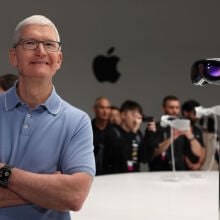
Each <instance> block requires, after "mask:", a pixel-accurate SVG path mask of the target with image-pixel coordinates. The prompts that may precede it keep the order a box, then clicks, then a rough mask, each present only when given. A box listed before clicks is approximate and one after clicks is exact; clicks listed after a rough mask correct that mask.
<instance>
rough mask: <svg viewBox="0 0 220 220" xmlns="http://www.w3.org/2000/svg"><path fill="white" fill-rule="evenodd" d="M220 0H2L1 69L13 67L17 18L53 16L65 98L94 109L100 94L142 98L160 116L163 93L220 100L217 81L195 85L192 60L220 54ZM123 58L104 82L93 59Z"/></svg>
mask: <svg viewBox="0 0 220 220" xmlns="http://www.w3.org/2000/svg"><path fill="white" fill-rule="evenodd" d="M219 8H220V1H219V0H210V1H201V0H200V1H199V0H193V1H190V0H186V1H175V0H167V1H153V0H144V1H143V0H136V1H133V0H111V1H103V0H102V1H101V0H93V1H90V0H80V1H77V0H76V1H57V0H47V1H42V0H38V1H28V0H19V1H12V0H8V1H4V2H2V3H1V7H0V28H1V38H0V39H1V40H0V60H1V65H0V66H1V69H0V75H2V74H5V73H8V72H10V73H16V70H15V69H14V68H12V67H11V66H10V64H9V61H8V50H9V48H10V47H11V46H12V35H13V31H14V28H15V26H16V25H17V23H18V22H19V21H20V20H22V19H24V18H25V17H27V16H30V15H33V14H42V15H45V16H47V17H49V18H50V19H51V20H52V21H53V22H54V23H55V24H56V25H57V28H58V30H59V32H60V36H61V41H62V51H63V65H62V68H61V69H60V71H59V72H58V73H57V75H56V76H55V80H54V84H55V87H56V90H57V91H58V93H59V94H60V95H61V96H62V98H63V99H65V100H67V101H68V102H70V103H71V104H72V105H75V106H77V107H79V108H81V109H83V110H84V111H86V112H87V113H88V114H89V115H90V116H91V117H93V110H92V106H93V103H94V100H95V99H96V98H97V97H98V96H106V97H107V98H109V99H110V101H111V103H112V104H113V105H116V106H120V105H121V103H122V102H123V101H124V100H126V99H132V100H136V101H138V102H139V103H140V104H141V105H142V106H143V109H144V112H145V114H146V115H153V116H155V118H156V119H159V116H160V115H161V102H162V99H163V97H164V96H166V95H169V94H173V95H176V96H178V97H179V98H180V100H181V102H184V101H185V100H188V99H196V100H197V101H198V102H200V104H201V105H203V106H204V107H210V106H213V105H217V104H219V96H218V95H219V88H218V86H206V87H196V86H194V85H192V83H191V80H190V68H191V65H192V63H193V62H194V61H195V60H197V59H201V58H206V57H208V58H210V57H220V29H219V20H220V19H219ZM111 47H114V50H113V51H112V54H111V55H113V56H117V57H118V59H120V60H119V62H118V63H116V64H117V65H116V68H117V71H118V72H119V73H120V74H121V75H120V78H119V79H118V81H116V82H115V83H112V82H109V81H104V82H99V81H98V80H97V78H96V77H95V75H94V72H93V69H92V63H93V60H94V58H95V57H96V56H97V55H101V54H102V55H107V51H108V50H109V48H111Z"/></svg>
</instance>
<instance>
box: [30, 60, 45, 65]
mask: <svg viewBox="0 0 220 220" xmlns="http://www.w3.org/2000/svg"><path fill="white" fill-rule="evenodd" d="M31 64H45V65H48V64H49V63H48V62H46V61H32V62H31Z"/></svg>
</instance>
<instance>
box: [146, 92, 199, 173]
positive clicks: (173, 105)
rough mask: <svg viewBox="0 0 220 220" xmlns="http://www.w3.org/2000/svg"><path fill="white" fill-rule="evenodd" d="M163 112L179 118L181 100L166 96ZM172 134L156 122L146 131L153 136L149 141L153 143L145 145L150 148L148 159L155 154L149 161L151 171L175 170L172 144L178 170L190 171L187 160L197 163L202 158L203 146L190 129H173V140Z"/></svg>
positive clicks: (167, 128)
mask: <svg viewBox="0 0 220 220" xmlns="http://www.w3.org/2000/svg"><path fill="white" fill-rule="evenodd" d="M162 110H163V113H164V115H170V116H175V117H177V116H179V113H180V101H179V99H178V98H177V97H176V96H166V97H165V98H164V99H163V104H162ZM170 132H171V131H170V127H169V126H168V127H162V126H161V125H160V123H157V124H155V122H151V123H150V126H149V127H148V128H147V129H146V134H145V136H151V138H148V140H151V143H149V145H148V142H147V141H145V143H144V145H145V146H146V147H148V150H147V151H146V152H147V153H146V154H147V155H146V157H147V156H148V154H150V155H152V152H153V157H151V159H150V161H149V167H150V170H151V171H162V170H172V169H173V167H172V162H171V143H172V142H173V146H174V154H175V167H176V169H177V170H187V169H189V167H188V166H187V163H186V160H187V159H188V160H189V161H191V162H192V163H197V162H198V160H200V157H201V156H202V146H201V144H199V143H198V141H197V140H196V139H195V136H194V134H193V132H192V130H191V129H190V128H189V129H188V130H185V131H181V130H177V129H173V138H171V136H170ZM153 142H154V144H153ZM148 157H149V156H148Z"/></svg>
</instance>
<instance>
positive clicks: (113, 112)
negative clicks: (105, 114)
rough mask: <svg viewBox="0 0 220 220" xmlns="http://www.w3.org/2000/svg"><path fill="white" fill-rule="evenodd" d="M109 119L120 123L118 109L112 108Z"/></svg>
mask: <svg viewBox="0 0 220 220" xmlns="http://www.w3.org/2000/svg"><path fill="white" fill-rule="evenodd" d="M109 121H110V122H111V123H113V124H117V125H120V124H121V112H120V111H119V110H118V109H112V110H111V114H110V117H109Z"/></svg>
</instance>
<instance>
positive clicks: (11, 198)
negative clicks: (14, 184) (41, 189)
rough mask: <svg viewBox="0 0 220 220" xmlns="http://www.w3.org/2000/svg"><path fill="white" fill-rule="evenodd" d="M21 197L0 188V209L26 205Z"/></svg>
mask: <svg viewBox="0 0 220 220" xmlns="http://www.w3.org/2000/svg"><path fill="white" fill-rule="evenodd" d="M28 203H29V202H27V201H26V200H24V199H23V198H22V197H21V196H19V195H17V194H16V193H14V192H12V191H11V190H10V189H7V188H3V187H0V208H3V207H9V206H18V205H25V204H28Z"/></svg>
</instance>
